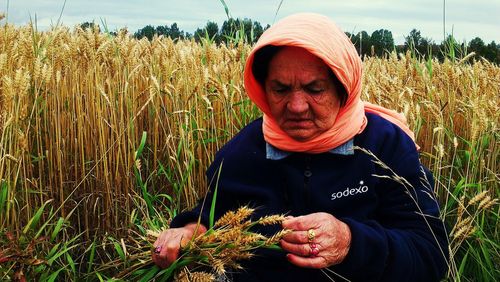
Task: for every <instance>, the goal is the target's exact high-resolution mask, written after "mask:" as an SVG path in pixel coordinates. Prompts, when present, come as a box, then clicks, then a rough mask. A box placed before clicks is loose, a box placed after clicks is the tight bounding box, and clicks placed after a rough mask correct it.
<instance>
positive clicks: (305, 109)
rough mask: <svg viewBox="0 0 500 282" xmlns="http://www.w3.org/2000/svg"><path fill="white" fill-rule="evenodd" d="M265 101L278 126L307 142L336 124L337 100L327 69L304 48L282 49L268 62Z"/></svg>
mask: <svg viewBox="0 0 500 282" xmlns="http://www.w3.org/2000/svg"><path fill="white" fill-rule="evenodd" d="M265 90H266V97H267V102H268V104H269V108H270V109H271V113H272V115H273V117H274V119H275V120H276V122H277V123H278V125H279V127H280V128H281V129H282V130H283V131H285V132H286V133H287V134H288V135H289V136H290V137H292V138H293V139H295V140H297V141H308V140H310V139H312V138H314V137H316V136H318V135H320V134H321V133H323V132H325V131H327V130H328V129H330V128H331V127H332V126H333V124H334V123H335V119H336V117H337V114H338V111H339V108H340V100H339V98H338V97H339V96H338V93H337V88H336V86H335V84H334V80H333V79H332V78H331V77H330V75H329V69H328V66H327V65H326V64H325V63H324V62H323V61H322V60H321V59H320V58H318V57H316V56H314V55H313V54H311V53H309V52H308V51H306V50H305V49H302V48H298V47H284V48H283V49H281V50H280V51H278V53H276V55H275V56H274V57H273V58H272V59H271V62H270V63H269V72H268V76H267V78H266V82H265Z"/></svg>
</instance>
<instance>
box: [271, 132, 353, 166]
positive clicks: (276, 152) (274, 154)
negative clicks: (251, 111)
mask: <svg viewBox="0 0 500 282" xmlns="http://www.w3.org/2000/svg"><path fill="white" fill-rule="evenodd" d="M328 152H329V153H331V154H337V155H345V156H347V155H354V140H353V138H351V139H349V140H348V141H347V142H345V143H344V144H342V145H340V146H338V147H335V148H333V149H331V150H330V151H328ZM291 154H293V152H288V151H282V150H280V149H278V148H276V147H274V146H273V145H271V144H269V143H266V158H267V159H268V160H274V161H277V160H282V159H284V158H286V157H288V156H290V155H291Z"/></svg>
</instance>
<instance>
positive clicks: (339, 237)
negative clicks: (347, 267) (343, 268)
mask: <svg viewBox="0 0 500 282" xmlns="http://www.w3.org/2000/svg"><path fill="white" fill-rule="evenodd" d="M282 226H283V228H287V229H291V230H293V232H291V233H289V234H287V235H285V236H284V237H283V239H282V240H281V247H282V248H283V249H284V250H285V251H287V252H289V254H287V258H288V260H289V261H290V262H291V263H293V264H294V265H297V266H300V267H308V268H324V267H329V266H332V265H335V264H339V263H341V262H342V261H343V260H344V258H345V257H346V256H347V253H348V252H349V247H350V243H351V231H350V229H349V226H347V224H345V223H343V222H342V221H340V220H338V219H337V218H335V217H334V216H333V215H331V214H329V213H324V212H319V213H312V214H308V215H304V216H299V217H292V218H289V219H287V220H285V221H283V224H282Z"/></svg>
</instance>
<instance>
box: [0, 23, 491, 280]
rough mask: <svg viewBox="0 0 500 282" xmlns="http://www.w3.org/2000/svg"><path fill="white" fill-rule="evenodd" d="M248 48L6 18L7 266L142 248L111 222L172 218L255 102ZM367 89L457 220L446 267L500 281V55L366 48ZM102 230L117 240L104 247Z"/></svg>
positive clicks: (3, 172)
mask: <svg viewBox="0 0 500 282" xmlns="http://www.w3.org/2000/svg"><path fill="white" fill-rule="evenodd" d="M250 50H251V46H250V45H249V44H246V43H245V42H241V41H240V42H237V41H235V42H233V43H232V44H230V45H229V46H226V45H216V44H214V43H213V42H210V40H208V39H207V40H203V41H202V43H196V42H194V41H187V40H181V41H176V42H174V41H172V40H171V39H169V38H161V37H160V38H158V37H155V38H154V39H153V40H152V41H148V40H147V39H142V40H137V39H134V38H133V37H131V35H130V34H128V33H126V32H125V31H121V32H118V34H117V35H116V36H112V35H110V34H106V33H99V32H98V31H97V30H90V29H87V30H82V29H80V28H74V29H70V28H67V27H59V28H53V29H52V30H49V31H43V32H41V31H38V30H36V28H35V27H34V26H31V25H29V26H23V27H14V26H11V25H8V24H5V25H3V26H1V27H0V144H1V145H0V244H2V245H3V246H2V248H1V249H4V251H1V252H0V277H1V278H0V279H2V280H3V278H7V277H12V275H13V273H19V271H18V269H22V270H23V271H24V272H23V273H24V274H25V275H32V276H31V277H45V278H47V277H50V275H53V274H54V273H56V272H57V273H56V274H55V276H57V275H60V276H59V277H62V275H65V276H66V278H68V277H69V279H77V278H78V277H81V276H82V275H83V274H85V275H92V274H95V272H93V271H92V270H93V269H96V268H97V267H93V265H94V266H95V265H97V264H99V263H101V262H102V261H108V262H109V261H113V260H114V259H115V258H122V259H123V257H126V256H127V254H130V253H132V251H131V249H133V248H134V246H133V245H131V243H128V242H129V241H126V240H121V242H120V240H119V239H109V237H106V236H112V238H125V237H126V236H128V235H127V234H130V230H134V229H139V230H141V227H140V226H144V225H147V226H149V227H150V226H151V225H155V224H156V225H158V224H168V220H169V219H170V218H171V217H172V216H173V215H175V214H176V213H178V212H180V211H182V210H183V209H184V208H186V207H191V206H193V205H194V204H195V203H196V201H197V199H200V198H201V197H203V196H204V195H205V192H206V190H205V187H206V180H205V179H204V172H205V169H206V168H207V166H208V164H209V163H210V161H211V160H212V159H213V156H214V153H215V152H216V151H217V149H218V148H220V147H221V146H222V144H224V142H226V141H227V140H228V139H229V138H230V137H231V136H233V135H234V134H235V133H237V132H238V130H239V129H240V128H242V127H243V126H244V125H246V124H247V123H249V122H250V121H252V120H253V119H255V118H257V117H259V115H260V113H259V111H258V109H256V107H255V106H253V105H252V103H251V102H250V101H249V99H248V98H247V96H246V94H245V90H244V87H243V69H244V63H245V58H246V56H247V54H248V53H249V51H250ZM363 99H365V100H367V101H370V102H374V103H377V104H380V105H383V106H385V107H388V108H392V109H395V110H397V111H400V112H403V113H404V114H405V115H406V117H407V119H408V122H409V124H410V127H411V128H412V129H413V130H414V131H415V133H416V137H417V143H418V144H419V145H420V146H421V158H422V162H423V163H424V164H425V165H426V166H428V167H429V168H430V170H431V171H432V172H433V173H434V176H435V178H436V186H435V192H436V194H437V196H438V200H439V202H440V203H441V207H442V214H441V216H442V217H443V218H444V220H445V222H446V224H447V227H448V231H449V233H450V236H449V239H450V253H451V261H450V269H449V273H448V280H450V281H462V280H463V281H472V280H475V279H477V277H481V279H479V280H481V281H495V280H497V279H498V278H499V275H500V274H499V270H498V269H500V254H499V252H500V248H499V246H498V242H500V237H499V230H498V229H499V227H498V217H499V205H498V198H499V197H500V190H499V186H500V185H499V183H500V160H499V155H500V131H499V121H500V104H499V100H500V67H499V66H497V65H494V64H491V63H489V62H487V61H486V60H479V61H473V59H472V56H467V57H464V58H461V59H456V60H454V59H449V60H445V61H444V62H438V61H437V60H428V61H423V60H420V59H419V58H415V57H413V56H412V55H411V53H407V54H396V53H391V54H387V55H386V56H385V58H364V77H363ZM102 238H108V243H109V242H110V244H111V246H114V249H113V248H111V251H110V249H109V248H108V249H107V250H106V249H105V248H104V251H102V250H101V251H96V249H98V248H97V247H96V246H97V245H104V243H103V242H102V241H101V240H102ZM42 239H43V240H42ZM58 243H60V245H57V248H56V251H53V252H52V253H51V250H52V249H53V248H54V246H56V244H58ZM114 243H117V244H118V247H117V244H114ZM63 245H64V246H65V248H63V249H61V246H63ZM126 249H128V251H124V250H126ZM119 250H121V251H122V252H121V253H120V251H119ZM23 251H24V253H23ZM54 252H55V253H58V252H62V253H63V254H65V255H59V256H57V257H55V258H54V256H55V255H54ZM21 253H23V254H25V255H21ZM26 253H27V255H26ZM116 253H118V254H116ZM7 254H15V256H10V258H13V257H14V258H16V259H10V260H3V261H2V255H3V257H4V258H5V257H8V256H7ZM99 254H100V255H99ZM68 256H69V257H70V259H68V258H67V257H68ZM30 259H31V260H30ZM34 259H37V260H34ZM89 261H90V263H89ZM2 262H3V263H2ZM49 262H50V264H49ZM41 266H43V267H41ZM70 266H71V267H70ZM37 268H38V270H37ZM40 269H41V270H40ZM60 269H62V270H60ZM58 270H59V271H58ZM115 270H116V269H115ZM37 271H38V272H37ZM110 271H111V270H110ZM110 273H111V274H110ZM110 273H108V275H111V276H112V275H113V273H112V271H111V272H110ZM43 275H45V276H43Z"/></svg>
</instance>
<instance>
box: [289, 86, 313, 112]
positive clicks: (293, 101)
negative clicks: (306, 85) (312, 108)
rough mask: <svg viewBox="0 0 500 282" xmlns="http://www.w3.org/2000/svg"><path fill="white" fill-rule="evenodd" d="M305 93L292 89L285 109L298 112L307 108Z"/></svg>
mask: <svg viewBox="0 0 500 282" xmlns="http://www.w3.org/2000/svg"><path fill="white" fill-rule="evenodd" d="M306 95H307V94H306V93H304V92H303V91H302V90H298V91H293V92H292V93H290V96H289V100H288V103H287V110H288V111H289V112H291V113H295V114H300V113H303V112H306V111H308V110H309V102H308V101H307V97H306Z"/></svg>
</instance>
